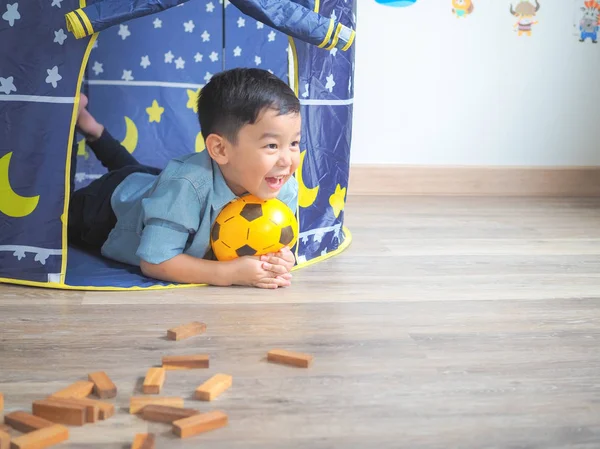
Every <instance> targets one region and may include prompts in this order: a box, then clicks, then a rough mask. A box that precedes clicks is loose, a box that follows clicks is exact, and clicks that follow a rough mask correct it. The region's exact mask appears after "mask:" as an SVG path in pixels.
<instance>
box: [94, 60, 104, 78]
mask: <svg viewBox="0 0 600 449" xmlns="http://www.w3.org/2000/svg"><path fill="white" fill-rule="evenodd" d="M92 70H93V71H94V73H95V74H96V76H98V75H100V74H101V73H103V72H104V69H103V68H102V64H100V63H99V62H98V61H96V62H94V67H92Z"/></svg>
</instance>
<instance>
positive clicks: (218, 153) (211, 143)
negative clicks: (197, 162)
mask: <svg viewBox="0 0 600 449" xmlns="http://www.w3.org/2000/svg"><path fill="white" fill-rule="evenodd" d="M204 145H206V151H208V154H209V155H210V157H211V158H213V159H214V160H215V162H216V163H217V164H219V165H224V164H226V163H227V162H228V161H229V158H228V157H227V148H226V146H225V139H224V138H223V137H221V136H219V135H218V134H209V135H208V137H207V138H206V141H205V142H204Z"/></svg>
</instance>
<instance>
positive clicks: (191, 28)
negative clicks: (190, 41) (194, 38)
mask: <svg viewBox="0 0 600 449" xmlns="http://www.w3.org/2000/svg"><path fill="white" fill-rule="evenodd" d="M195 27H196V25H194V21H193V20H188V21H187V22H184V23H183V28H185V32H186V33H192V32H193V31H194V28H195Z"/></svg>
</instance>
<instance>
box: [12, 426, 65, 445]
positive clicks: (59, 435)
mask: <svg viewBox="0 0 600 449" xmlns="http://www.w3.org/2000/svg"><path fill="white" fill-rule="evenodd" d="M68 439H69V429H67V428H66V427H65V426H61V425H60V424H54V425H52V426H50V427H44V428H42V429H39V430H34V431H33V432H30V433H28V434H26V435H22V436H20V437H17V438H14V439H13V440H12V446H11V447H12V449H44V448H46V447H50V446H54V445H55V444H58V443H62V442H63V441H66V440H68Z"/></svg>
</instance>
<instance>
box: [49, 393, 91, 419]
mask: <svg viewBox="0 0 600 449" xmlns="http://www.w3.org/2000/svg"><path fill="white" fill-rule="evenodd" d="M86 399H87V398H84V399H77V398H54V397H52V396H50V397H49V398H46V400H47V401H50V402H54V403H56V404H65V405H78V406H82V407H85V422H88V423H95V422H96V421H98V420H99V419H100V407H98V404H96V402H95V401H93V400H89V401H90V402H87V401H86Z"/></svg>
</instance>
